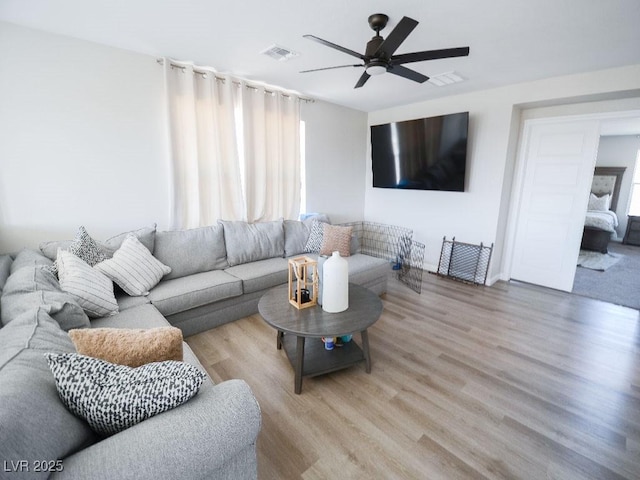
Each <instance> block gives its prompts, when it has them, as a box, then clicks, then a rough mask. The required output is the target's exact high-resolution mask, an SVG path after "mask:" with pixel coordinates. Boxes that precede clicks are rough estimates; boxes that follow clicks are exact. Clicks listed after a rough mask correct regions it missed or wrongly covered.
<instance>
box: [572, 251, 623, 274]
mask: <svg viewBox="0 0 640 480" xmlns="http://www.w3.org/2000/svg"><path fill="white" fill-rule="evenodd" d="M621 258H622V255H619V254H615V253H600V252H591V251H589V250H580V255H578V266H579V267H583V268H589V269H591V270H599V271H601V272H604V271H605V270H606V269H607V268H610V267H612V266H613V265H615V264H616V263H618V262H619V261H620V259H621Z"/></svg>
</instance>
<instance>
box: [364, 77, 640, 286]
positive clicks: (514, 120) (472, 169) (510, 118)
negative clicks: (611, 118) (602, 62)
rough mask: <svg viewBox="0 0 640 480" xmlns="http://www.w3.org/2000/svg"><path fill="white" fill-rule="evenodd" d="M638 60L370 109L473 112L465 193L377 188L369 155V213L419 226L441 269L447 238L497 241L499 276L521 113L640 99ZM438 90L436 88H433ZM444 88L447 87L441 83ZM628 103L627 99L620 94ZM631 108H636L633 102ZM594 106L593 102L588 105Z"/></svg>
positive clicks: (400, 116) (386, 113)
mask: <svg viewBox="0 0 640 480" xmlns="http://www.w3.org/2000/svg"><path fill="white" fill-rule="evenodd" d="M639 85H640V65H634V66H630V67H624V68H618V69H612V70H606V71H598V72H591V73H586V74H580V75H571V76H566V77H557V78H551V79H546V80H540V81H536V82H528V83H522V84H517V85H510V86H508V87H503V88H498V89H493V90H486V91H482V92H475V93H470V94H466V95H457V96H452V97H446V98H443V99H439V100H433V101H428V102H421V103H416V104H411V105H405V106H402V107H396V108H391V109H387V110H382V111H376V112H371V113H370V114H369V124H370V125H375V124H380V123H387V122H392V121H400V120H409V119H413V118H421V117H428V116H435V115H442V114H447V113H455V112H460V111H468V112H469V113H470V120H469V123H470V125H469V145H468V157H467V187H466V191H465V192H464V193H458V192H435V191H434V192H432V191H397V190H387V189H378V188H372V186H371V182H372V179H371V173H370V171H371V157H370V152H368V155H367V169H366V172H367V177H366V189H365V219H366V220H371V221H378V222H382V223H395V224H399V225H402V226H405V227H408V228H411V229H413V230H414V232H415V233H414V238H415V239H416V240H418V241H421V242H423V243H425V244H426V258H425V267H426V268H428V269H431V270H434V269H435V268H436V267H437V263H438V259H439V254H440V248H441V245H442V237H444V236H447V237H448V238H451V237H452V236H455V237H456V239H458V240H460V241H464V242H471V243H479V242H484V243H485V244H490V243H492V242H495V243H496V246H495V250H494V257H493V259H492V266H491V271H490V274H489V275H490V278H491V279H492V281H493V280H495V279H497V278H498V276H500V275H501V273H502V272H501V269H502V252H503V249H504V235H505V229H506V227H507V221H506V218H505V216H506V215H507V214H508V209H507V208H504V203H505V202H507V201H508V200H509V197H510V196H509V192H510V189H511V181H512V174H513V163H514V162H515V156H516V155H515V152H516V151H517V149H516V148H514V145H513V142H514V141H516V140H517V138H518V136H517V133H515V132H514V129H516V128H519V127H518V126H519V118H518V117H519V116H520V111H521V110H522V109H523V108H525V107H529V106H540V105H543V104H547V105H548V104H562V103H572V102H587V101H590V100H594V99H595V98H596V97H598V98H600V97H601V96H605V95H607V96H620V97H625V99H626V98H628V97H631V98H630V99H629V100H628V101H629V102H630V104H633V102H634V100H633V97H640V89H639ZM430 88H433V87H430ZM443 88H446V87H443ZM621 101H622V102H625V101H626V100H621ZM630 108H633V107H630ZM587 110H588V108H587Z"/></svg>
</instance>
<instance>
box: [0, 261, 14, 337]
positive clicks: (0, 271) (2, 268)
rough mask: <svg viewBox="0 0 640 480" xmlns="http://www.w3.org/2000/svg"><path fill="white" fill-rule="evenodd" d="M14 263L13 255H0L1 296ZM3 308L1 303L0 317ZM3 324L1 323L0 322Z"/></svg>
mask: <svg viewBox="0 0 640 480" xmlns="http://www.w3.org/2000/svg"><path fill="white" fill-rule="evenodd" d="M12 263H13V258H11V255H0V297H1V296H2V289H3V288H4V284H5V283H6V281H7V278H9V275H11V264H12ZM1 309H2V305H1V304H0V318H1V313H2V312H1ZM0 325H1V323H0Z"/></svg>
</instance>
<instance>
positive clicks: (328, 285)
mask: <svg viewBox="0 0 640 480" xmlns="http://www.w3.org/2000/svg"><path fill="white" fill-rule="evenodd" d="M347 308H349V264H348V263H347V261H346V260H345V259H344V258H342V257H341V256H340V253H339V252H333V254H332V255H331V257H329V259H328V260H327V261H326V262H324V265H323V266H322V309H323V310H324V311H325V312H328V313H338V312H342V311H344V310H346V309H347Z"/></svg>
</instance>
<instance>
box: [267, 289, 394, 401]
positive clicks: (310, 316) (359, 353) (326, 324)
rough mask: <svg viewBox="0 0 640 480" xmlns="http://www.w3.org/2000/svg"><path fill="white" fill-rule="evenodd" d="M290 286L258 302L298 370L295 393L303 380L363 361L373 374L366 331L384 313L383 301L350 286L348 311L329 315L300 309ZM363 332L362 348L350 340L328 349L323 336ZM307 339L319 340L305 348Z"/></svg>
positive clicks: (279, 344) (314, 309)
mask: <svg viewBox="0 0 640 480" xmlns="http://www.w3.org/2000/svg"><path fill="white" fill-rule="evenodd" d="M288 289H289V287H288V285H283V286H281V287H277V288H274V289H272V290H269V291H268V292H267V293H265V294H264V295H263V296H262V298H261V299H260V302H259V303H258V311H259V312H260V315H262V318H264V320H265V321H266V322H267V323H268V324H269V325H271V326H272V327H274V328H275V329H276V330H277V335H276V348H277V349H278V350H280V349H282V348H283V347H284V350H285V352H286V353H287V357H288V358H289V361H290V362H291V365H292V366H293V368H294V371H295V383H294V385H295V386H294V391H295V393H298V394H299V393H300V392H301V391H302V377H313V376H316V375H322V374H325V373H330V372H334V371H336V370H340V369H343V368H347V367H350V366H352V365H355V364H357V363H359V362H361V361H363V360H364V362H365V367H366V372H367V373H370V372H371V357H370V354H369V337H368V334H367V328H369V327H370V326H371V325H373V324H374V323H375V322H376V321H377V320H378V318H379V317H380V314H381V313H382V301H380V298H379V297H378V296H377V295H376V294H375V293H373V292H372V291H371V290H368V289H366V288H364V287H361V286H360V285H356V284H353V283H350V284H349V308H348V309H347V310H345V311H344V312H339V313H327V312H325V311H324V310H322V307H321V306H314V307H309V308H303V309H301V310H298V309H297V308H295V307H294V306H293V305H291V304H290V303H289V301H288ZM358 332H359V333H360V336H361V343H362V348H361V347H360V346H358V345H357V344H356V342H355V341H353V340H351V341H350V342H346V343H344V344H343V346H342V347H334V349H333V350H325V348H324V344H323V343H322V341H320V340H319V338H320V337H340V336H343V335H351V334H354V333H358ZM307 338H314V339H317V340H316V341H313V342H309V343H308V344H306V345H305V340H306V339H307Z"/></svg>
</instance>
